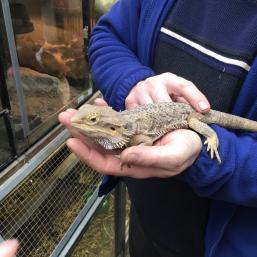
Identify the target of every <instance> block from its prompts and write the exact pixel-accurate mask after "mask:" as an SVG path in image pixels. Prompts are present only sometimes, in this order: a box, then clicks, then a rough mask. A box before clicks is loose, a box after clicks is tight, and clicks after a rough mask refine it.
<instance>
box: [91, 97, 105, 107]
mask: <svg viewBox="0 0 257 257" xmlns="http://www.w3.org/2000/svg"><path fill="white" fill-rule="evenodd" d="M94 104H95V105H97V106H107V105H108V104H107V102H106V101H105V100H104V99H102V98H96V99H95V100H94Z"/></svg>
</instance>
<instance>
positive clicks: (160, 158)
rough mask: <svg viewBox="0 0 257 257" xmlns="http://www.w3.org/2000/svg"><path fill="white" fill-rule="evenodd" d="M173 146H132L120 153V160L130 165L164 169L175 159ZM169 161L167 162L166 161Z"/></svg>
mask: <svg viewBox="0 0 257 257" xmlns="http://www.w3.org/2000/svg"><path fill="white" fill-rule="evenodd" d="M172 149H174V148H171V147H168V146H143V145H138V146H132V147H129V148H127V149H125V150H124V151H123V152H122V153H121V156H120V158H121V162H122V163H127V164H131V165H139V166H148V167H149V166H151V167H158V168H163V169H166V168H167V167H169V168H172V167H170V165H169V163H174V162H175V161H176V160H175V159H176V158H175V153H174V151H173V150H172ZM167 162H169V163H167Z"/></svg>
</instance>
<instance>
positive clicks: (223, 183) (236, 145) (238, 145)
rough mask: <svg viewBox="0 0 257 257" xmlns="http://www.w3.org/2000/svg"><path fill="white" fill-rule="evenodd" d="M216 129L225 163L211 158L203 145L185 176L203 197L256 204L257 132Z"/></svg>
mask: <svg viewBox="0 0 257 257" xmlns="http://www.w3.org/2000/svg"><path fill="white" fill-rule="evenodd" d="M213 128H214V129H215V131H216V133H217V134H218V137H219V141H220V146H219V153H220V156H221V159H222V164H219V163H218V162H217V160H211V158H210V156H209V153H207V151H206V147H204V148H203V150H202V153H201V154H200V155H199V158H198V159H197V160H196V162H195V163H194V164H193V166H192V167H191V168H190V169H188V170H187V171H185V172H184V173H183V174H182V177H184V178H185V179H186V181H187V182H188V183H189V184H190V185H191V187H192V188H193V189H194V190H195V192H196V193H197V194H198V195H200V196H204V197H209V198H213V199H216V200H222V201H227V202H230V203H236V204H240V205H245V206H251V207H257V134H256V133H241V134H236V133H234V132H232V131H229V130H226V129H224V128H221V127H219V126H216V125H214V126H213Z"/></svg>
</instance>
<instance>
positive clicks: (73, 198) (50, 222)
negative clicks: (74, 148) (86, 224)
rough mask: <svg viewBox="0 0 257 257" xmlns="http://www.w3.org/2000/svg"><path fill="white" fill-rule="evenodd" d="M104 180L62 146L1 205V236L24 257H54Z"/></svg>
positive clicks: (0, 203)
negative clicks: (15, 243)
mask: <svg viewBox="0 0 257 257" xmlns="http://www.w3.org/2000/svg"><path fill="white" fill-rule="evenodd" d="M101 178H102V177H101V175H99V174H98V173H96V172H95V171H94V170H92V169H91V168H89V167H88V166H87V165H85V164H83V163H82V162H80V161H79V160H78V159H77V158H76V157H75V156H74V154H72V153H71V152H70V151H69V150H68V148H67V147H66V146H65V145H62V146H61V147H60V148H58V149H57V150H56V151H55V152H54V153H53V154H52V155H51V156H50V157H49V158H48V159H47V160H45V161H44V162H43V163H42V164H41V165H40V166H39V167H37V169H35V171H34V172H33V173H32V174H31V175H30V176H29V177H27V178H26V179H25V180H24V181H23V182H22V183H21V184H19V186H18V187H16V188H15V190H13V191H12V192H11V193H10V194H9V195H7V196H6V197H5V198H4V199H3V200H2V201H1V202H0V235H1V236H2V237H3V238H4V239H8V238H17V239H18V240H19V241H20V245H21V247H20V250H19V253H18V256H20V257H23V256H24V257H25V256H26V257H30V256H33V257H41V256H42V257H43V256H50V255H51V253H52V252H53V250H54V249H55V247H56V246H57V244H58V243H59V242H60V241H61V239H62V238H63V236H64V234H65V233H66V232H67V230H68V229H69V227H70V226H71V224H72V223H73V222H74V220H75V219H76V217H77V216H78V215H79V213H80V211H81V210H82V209H83V207H84V206H85V205H86V204H87V202H88V200H89V199H90V196H91V195H92V194H93V193H94V192H95V190H96V189H97V187H98V186H99V183H100V181H101Z"/></svg>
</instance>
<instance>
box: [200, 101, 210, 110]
mask: <svg viewBox="0 0 257 257" xmlns="http://www.w3.org/2000/svg"><path fill="white" fill-rule="evenodd" d="M198 106H199V108H200V109H201V110H202V111H205V110H207V109H208V108H209V105H208V104H207V103H206V102H204V101H201V102H199V103H198Z"/></svg>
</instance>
